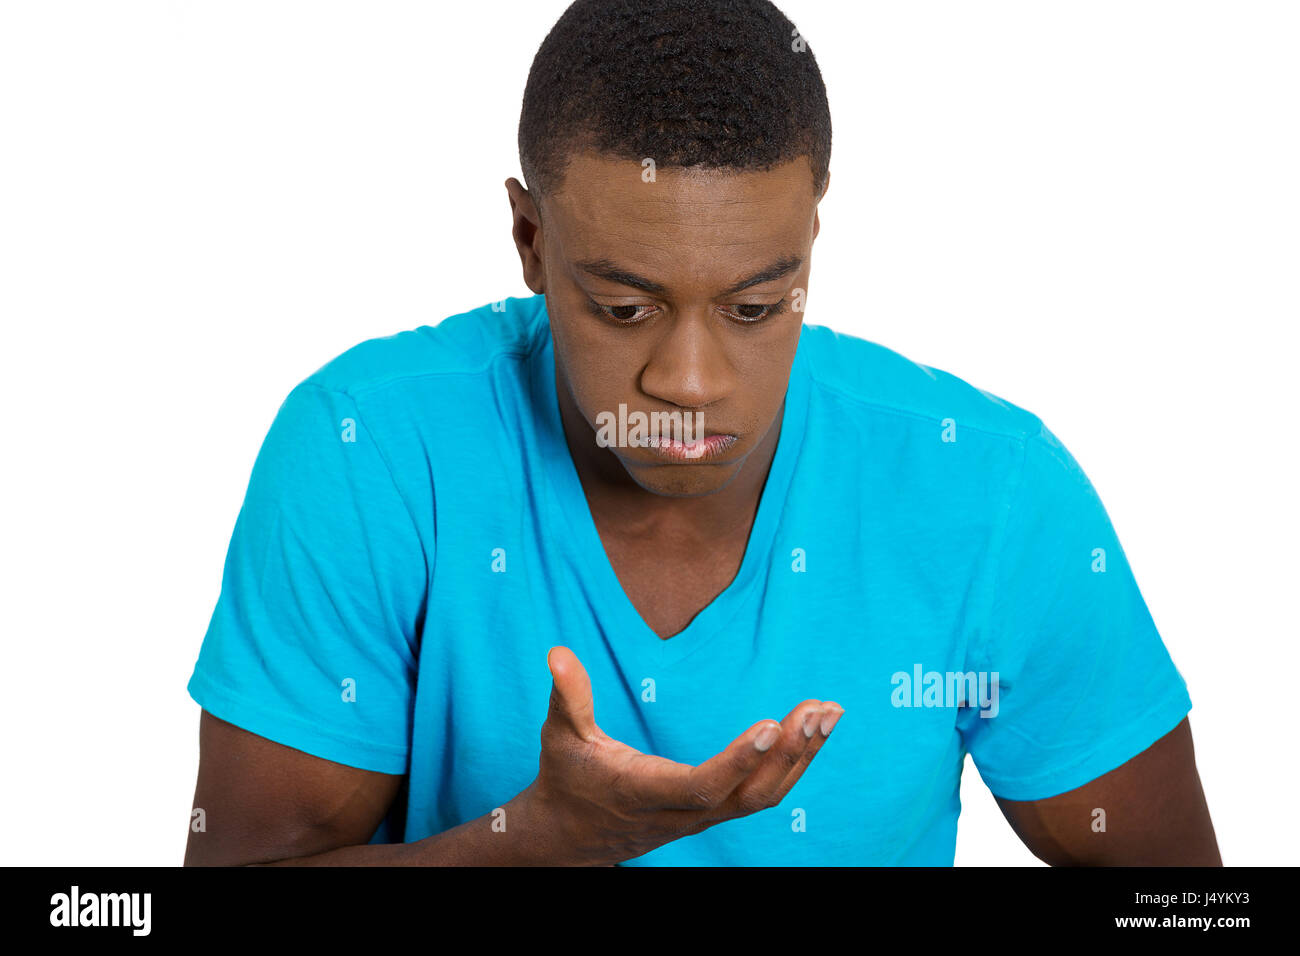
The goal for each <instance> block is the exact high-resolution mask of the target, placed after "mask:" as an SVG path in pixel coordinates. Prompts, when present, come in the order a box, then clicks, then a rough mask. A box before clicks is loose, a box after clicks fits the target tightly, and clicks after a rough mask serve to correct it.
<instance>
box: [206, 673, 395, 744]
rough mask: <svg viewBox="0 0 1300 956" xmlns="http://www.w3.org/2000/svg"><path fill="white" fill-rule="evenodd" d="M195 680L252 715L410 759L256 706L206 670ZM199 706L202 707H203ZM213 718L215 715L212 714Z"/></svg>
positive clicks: (299, 719)
mask: <svg viewBox="0 0 1300 956" xmlns="http://www.w3.org/2000/svg"><path fill="white" fill-rule="evenodd" d="M194 679H196V680H197V681H198V682H199V684H200V685H201V686H203V687H205V688H207V689H208V690H210V691H212V692H214V693H216V694H217V696H219V697H225V698H226V699H227V701H228V702H230V703H233V704H235V705H236V706H239V707H242V708H245V709H247V710H249V711H251V712H252V713H254V714H256V715H258V716H259V717H263V718H266V719H268V720H273V721H279V722H281V723H284V724H288V725H291V726H293V727H296V728H298V729H300V730H304V731H307V732H309V733H312V734H317V735H319V736H321V737H325V738H327V739H329V740H330V741H332V742H334V743H338V744H343V745H345V746H347V747H350V748H353V747H355V748H360V749H361V750H364V751H367V752H369V753H372V754H375V755H381V756H386V757H400V758H402V759H404V760H405V759H407V758H409V756H410V753H409V748H407V747H395V746H390V745H389V744H377V743H374V742H372V741H368V740H363V739H362V738H360V737H349V736H347V735H344V734H340V733H337V732H335V731H333V730H326V729H322V727H321V725H320V724H319V723H317V722H312V721H306V720H302V719H301V718H299V717H294V716H290V715H287V714H285V713H283V712H282V711H278V710H273V709H271V708H268V707H266V706H264V705H262V704H261V703H255V702H253V701H251V700H249V699H248V698H247V697H245V696H244V695H243V694H241V693H239V692H237V691H234V690H231V689H230V686H229V685H227V684H224V683H222V682H219V681H217V680H215V679H213V678H212V676H211V675H209V674H208V673H207V672H206V671H204V670H196V671H195V673H194ZM200 706H203V705H202V704H200ZM204 709H206V708H204ZM213 716H216V715H215V714H213Z"/></svg>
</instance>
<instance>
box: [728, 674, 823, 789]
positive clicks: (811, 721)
mask: <svg viewBox="0 0 1300 956" xmlns="http://www.w3.org/2000/svg"><path fill="white" fill-rule="evenodd" d="M823 716H824V713H823V707H822V702H821V701H819V700H805V701H803V702H802V703H801V704H799V705H798V706H796V707H795V708H794V710H792V711H790V713H789V714H787V715H786V718H785V720H783V721H782V722H781V737H780V739H779V740H778V741H777V743H776V744H775V746H773V747H772V749H771V750H770V751H769V752H768V753H767V754H765V755H764V758H765V759H764V760H763V762H762V764H761V765H760V766H759V768H758V770H756V771H755V772H754V773H753V774H752V775H750V777H749V778H748V779H747V780H745V781H744V782H743V783H742V784H741V785H740V786H739V787H737V788H736V790H735V791H734V792H733V793H732V795H731V799H730V801H729V802H730V803H732V804H733V805H734V806H735V807H736V809H738V810H740V811H741V812H742V813H754V812H755V811H757V810H762V809H764V808H766V807H770V806H774V805H775V804H776V803H777V802H779V798H775V795H776V794H777V793H778V792H779V791H780V788H781V784H782V782H783V781H784V780H785V779H786V777H788V776H789V775H790V773H791V771H793V770H794V769H795V767H796V766H797V765H798V764H799V761H800V759H801V758H802V757H803V754H804V751H805V750H807V748H808V745H809V743H810V742H811V740H812V737H813V736H816V735H817V734H818V733H820V729H819V728H820V726H821V719H822V717H823ZM808 729H811V730H812V735H809V734H808V732H807V731H808Z"/></svg>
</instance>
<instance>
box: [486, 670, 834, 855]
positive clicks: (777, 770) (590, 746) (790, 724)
mask: <svg viewBox="0 0 1300 956" xmlns="http://www.w3.org/2000/svg"><path fill="white" fill-rule="evenodd" d="M547 664H548V666H549V667H550V670H551V676H552V678H553V684H552V688H551V703H550V711H549V712H548V714H547V716H546V722H545V723H544V724H543V725H542V752H541V759H540V761H539V766H538V772H537V778H536V779H535V780H534V781H533V782H532V784H530V785H529V787H528V788H527V789H526V790H524V791H523V792H522V793H520V794H519V796H518V797H516V798H515V800H514V801H511V802H512V803H513V804H515V812H516V813H520V812H522V814H523V816H524V819H525V821H526V822H525V824H524V825H525V827H527V829H528V830H529V831H530V837H531V838H532V839H530V840H529V842H530V843H532V844H533V845H534V846H539V847H544V848H545V851H544V855H545V856H546V860H545V861H544V862H547V863H550V864H552V865H576V866H607V865H612V864H614V863H618V862H621V861H623V860H629V859H632V858H633V857H637V856H641V855H642V854H643V853H648V852H649V851H651V850H653V849H655V848H656V847H659V846H662V845H663V844H665V843H670V842H671V841H673V840H677V839H680V838H681V837H684V836H690V835H691V834H694V833H699V832H700V831H702V830H706V829H708V828H709V827H711V826H714V825H715V824H718V823H722V822H724V821H727V820H734V819H735V818H737V817H743V816H747V815H749V814H751V813H754V812H755V811H758V810H765V809H767V808H769V807H774V806H776V805H777V804H778V803H780V802H781V800H782V799H784V797H785V795H786V794H787V793H788V792H789V791H790V788H791V787H793V786H794V785H795V783H796V782H797V781H798V780H799V778H800V777H801V776H802V775H803V772H804V771H805V770H806V769H807V768H808V765H809V764H810V763H811V762H812V759H813V757H815V756H816V755H817V752H818V751H819V750H820V749H821V747H822V744H823V743H824V742H825V741H826V739H827V737H828V736H829V735H830V732H831V730H832V729H833V727H834V725H835V721H836V720H838V719H839V716H840V714H842V713H844V708H842V707H840V706H839V705H838V704H836V703H835V702H834V701H824V702H823V701H819V700H805V701H803V702H802V703H801V704H799V705H798V706H797V707H795V708H794V710H792V711H790V713H789V714H787V715H786V717H785V720H783V721H782V722H781V723H779V724H778V723H777V722H776V721H775V720H760V721H759V722H758V723H756V724H754V725H753V726H752V727H750V728H749V729H748V730H746V731H745V732H744V733H743V734H741V735H740V736H739V737H737V738H736V739H735V740H733V741H732V742H731V744H729V745H728V746H727V748H726V749H725V750H723V751H722V752H721V753H719V754H718V755H717V756H715V757H713V758H711V759H709V760H707V761H705V762H704V763H702V764H700V765H699V766H697V767H692V766H689V765H688V764H683V763H676V762H674V761H672V760H665V759H662V758H660V757H653V756H650V755H648V754H643V753H641V752H640V751H639V750H635V749H633V748H632V747H629V746H627V745H626V744H623V743H620V742H619V741H617V740H615V739H613V738H612V737H610V736H609V735H608V734H606V733H604V732H603V731H602V730H601V729H600V728H599V727H597V726H596V716H595V707H594V702H593V700H592V694H591V680H590V678H589V677H588V676H587V671H586V669H585V668H584V667H583V666H582V664H581V662H579V660H578V658H577V657H576V656H575V655H574V653H573V652H572V651H570V650H569V649H568V648H567V647H553V648H551V650H550V653H549V654H548V655H547Z"/></svg>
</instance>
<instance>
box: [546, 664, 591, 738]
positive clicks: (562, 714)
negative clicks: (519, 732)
mask: <svg viewBox="0 0 1300 956" xmlns="http://www.w3.org/2000/svg"><path fill="white" fill-rule="evenodd" d="M546 664H547V666H548V667H549V668H550V670H551V678H552V681H553V682H552V684H551V702H550V709H549V711H548V713H547V718H546V719H547V720H554V721H556V722H557V723H559V724H562V725H564V726H566V727H568V728H569V729H571V730H572V731H573V732H574V733H575V734H577V735H578V736H579V737H581V738H582V739H583V740H592V739H594V738H595V737H596V736H597V735H598V734H599V730H598V728H597V727H596V706H595V701H594V700H593V699H592V696H591V678H590V677H588V676H587V669H586V668H585V667H583V666H582V662H581V661H579V660H578V656H577V655H576V654H574V653H573V651H571V650H569V649H568V648H567V647H563V646H560V645H557V646H555V647H552V648H551V649H550V651H549V652H548V653H547V655H546Z"/></svg>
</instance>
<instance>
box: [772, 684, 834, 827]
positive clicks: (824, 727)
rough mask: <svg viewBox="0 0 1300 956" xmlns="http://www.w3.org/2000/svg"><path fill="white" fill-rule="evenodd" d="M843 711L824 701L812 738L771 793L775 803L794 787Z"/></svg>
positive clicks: (832, 703)
mask: <svg viewBox="0 0 1300 956" xmlns="http://www.w3.org/2000/svg"><path fill="white" fill-rule="evenodd" d="M843 713H844V708H843V707H841V706H840V705H839V704H837V703H835V701H833V700H828V701H826V702H825V704H824V705H823V716H822V719H821V722H820V724H819V725H818V726H817V727H816V728H815V730H814V732H813V735H812V739H811V740H809V741H808V746H807V747H806V748H804V752H803V755H802V756H801V757H800V758H799V761H798V762H797V763H796V764H795V765H794V768H793V769H792V770H791V771H790V772H789V773H788V774H786V775H785V779H784V780H782V781H781V786H780V787H778V788H777V790H776V792H775V793H774V794H773V799H775V800H776V802H777V803H780V802H781V801H782V800H784V799H785V795H786V794H787V793H789V792H790V790H791V788H792V787H794V785H795V784H796V783H798V782H799V778H800V777H802V776H803V772H804V771H805V770H807V769H808V765H809V764H810V763H812V761H813V758H814V757H816V756H817V754H818V752H819V751H820V750H821V749H822V745H823V744H825V743H826V741H827V740H829V739H830V735H831V731H833V730H834V729H835V728H836V726H838V721H839V719H840V715H841V714H843Z"/></svg>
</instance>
